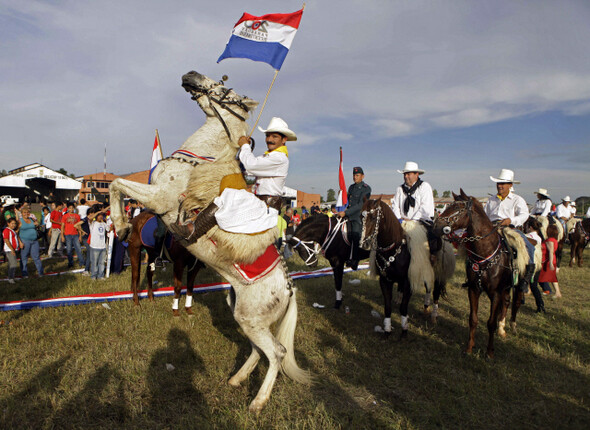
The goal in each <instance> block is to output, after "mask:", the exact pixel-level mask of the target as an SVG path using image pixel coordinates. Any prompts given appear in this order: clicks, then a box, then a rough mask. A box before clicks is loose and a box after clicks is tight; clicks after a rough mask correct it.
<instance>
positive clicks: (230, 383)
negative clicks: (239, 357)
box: [227, 376, 241, 388]
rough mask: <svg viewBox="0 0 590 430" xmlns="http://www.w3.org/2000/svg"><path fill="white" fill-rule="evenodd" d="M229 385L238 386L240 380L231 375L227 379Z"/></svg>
mask: <svg viewBox="0 0 590 430" xmlns="http://www.w3.org/2000/svg"><path fill="white" fill-rule="evenodd" d="M227 383H228V384H229V385H231V386H232V387H235V388H238V387H239V386H240V383H241V381H239V380H238V379H237V378H236V377H235V376H232V377H231V378H230V379H229V381H227Z"/></svg>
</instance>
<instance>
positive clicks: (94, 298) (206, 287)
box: [0, 264, 369, 311]
mask: <svg viewBox="0 0 590 430" xmlns="http://www.w3.org/2000/svg"><path fill="white" fill-rule="evenodd" d="M368 268H369V265H368V264H362V265H359V270H366V269H368ZM82 270H83V269H77V270H73V271H70V272H67V273H78V272H80V271H82ZM351 271H352V269H345V270H344V272H345V273H347V272H351ZM55 274H57V275H58V274H59V273H55ZM48 275H50V274H48ZM289 275H290V276H291V278H293V279H312V278H320V277H323V276H331V275H333V273H332V268H330V267H327V268H324V269H319V270H315V271H312V272H292V273H290V274H289ZM229 288H230V284H229V283H227V282H222V283H213V284H199V285H195V286H194V288H193V293H206V292H209V291H220V290H227V289H229ZM182 294H186V287H184V288H183V289H182ZM172 295H174V287H164V288H158V289H154V297H164V296H172ZM139 297H141V298H147V290H143V291H141V292H140V293H139ZM131 298H133V293H132V292H131V291H120V292H112V293H97V294H87V295H82V296H69V297H58V298H54V299H41V300H19V301H13V302H0V311H16V310H24V309H33V308H54V307H58V306H72V305H86V304H90V303H102V302H113V301H116V300H129V299H131Z"/></svg>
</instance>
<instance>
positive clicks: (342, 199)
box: [336, 147, 348, 212]
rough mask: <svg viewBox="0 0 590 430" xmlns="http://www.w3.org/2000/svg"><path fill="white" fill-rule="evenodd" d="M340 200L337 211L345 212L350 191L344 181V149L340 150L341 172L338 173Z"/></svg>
mask: <svg viewBox="0 0 590 430" xmlns="http://www.w3.org/2000/svg"><path fill="white" fill-rule="evenodd" d="M338 186H339V187H340V189H339V190H338V200H337V201H336V210H337V211H338V212H340V211H343V210H344V209H346V207H347V206H348V191H347V190H346V182H345V181H344V168H343V167H342V147H341V148H340V170H339V171H338Z"/></svg>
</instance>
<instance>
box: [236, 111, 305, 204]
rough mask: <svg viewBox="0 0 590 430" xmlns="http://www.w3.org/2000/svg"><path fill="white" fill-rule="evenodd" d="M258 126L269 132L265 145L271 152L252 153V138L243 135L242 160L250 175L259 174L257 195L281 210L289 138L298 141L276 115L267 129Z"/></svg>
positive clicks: (261, 129) (286, 170)
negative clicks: (257, 155) (262, 153)
mask: <svg viewBox="0 0 590 430" xmlns="http://www.w3.org/2000/svg"><path fill="white" fill-rule="evenodd" d="M258 129H259V130H260V131H261V132H263V133H264V134H265V135H266V146H267V148H268V151H266V152H265V153H264V155H261V156H259V157H255V156H254V154H252V148H251V147H250V145H247V143H250V140H249V139H248V137H246V136H242V137H241V138H240V139H239V140H238V144H239V145H240V148H241V150H240V155H239V157H240V161H241V162H242V164H243V165H244V168H245V169H246V173H247V174H248V175H252V176H256V184H255V185H254V194H256V196H257V197H258V198H259V199H260V200H263V201H265V202H266V204H267V205H268V206H270V207H274V208H275V209H276V210H278V211H279V213H280V212H281V206H282V195H283V187H284V186H285V180H286V179H287V174H288V173H289V151H288V150H287V146H286V143H287V141H295V140H297V136H296V135H295V133H294V132H293V131H291V130H289V126H288V125H287V123H286V122H285V121H283V120H282V119H281V118H277V117H273V118H272V119H271V120H270V123H269V124H268V127H267V128H266V130H265V129H263V128H261V127H258Z"/></svg>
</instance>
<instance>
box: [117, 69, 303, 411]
mask: <svg viewBox="0 0 590 430" xmlns="http://www.w3.org/2000/svg"><path fill="white" fill-rule="evenodd" d="M182 86H183V87H184V88H185V89H186V90H187V91H188V92H190V93H191V94H192V98H193V100H196V101H197V103H198V104H199V106H200V107H201V109H202V110H203V112H205V115H206V116H207V119H206V121H205V124H204V125H203V126H202V127H201V128H200V129H199V130H197V131H196V132H195V133H194V134H193V135H192V136H191V137H189V138H188V139H187V140H186V142H185V143H184V144H183V145H182V147H181V148H180V149H179V150H178V151H176V152H175V153H174V154H173V155H172V156H171V157H168V158H166V159H164V160H162V161H161V162H160V163H159V164H158V166H157V167H156V169H155V170H154V172H153V174H152V184H151V185H145V184H138V183H136V182H131V181H126V180H124V179H116V180H115V181H113V183H112V184H111V187H110V196H111V216H112V218H113V223H114V225H115V228H116V231H117V234H119V236H120V237H121V236H123V237H124V236H125V235H126V233H127V232H128V228H129V225H128V223H127V222H126V220H125V218H124V217H123V199H122V198H123V196H124V195H127V196H129V197H131V198H133V199H136V200H138V201H140V202H141V203H143V204H144V205H145V206H146V207H148V208H150V209H152V210H153V211H154V212H156V213H157V214H159V215H160V217H161V218H162V220H163V221H164V223H165V224H166V225H167V226H169V225H170V224H172V223H175V222H176V221H177V218H178V214H179V197H180V196H182V195H183V193H184V192H185V191H186V190H187V188H189V179H191V178H192V180H193V181H194V180H195V178H199V177H201V178H202V179H203V183H204V184H206V185H204V186H203V187H201V188H200V189H199V194H198V197H199V199H200V200H201V201H202V202H204V204H206V203H209V202H211V201H212V200H213V199H214V198H215V197H217V196H218V195H219V192H220V190H219V184H220V183H221V180H222V178H223V177H225V176H226V175H231V174H235V173H240V169H239V164H238V162H237V161H236V160H235V155H236V153H237V149H238V147H239V146H238V144H237V141H238V138H239V137H240V136H243V135H247V134H248V126H247V124H246V122H245V120H246V119H247V118H248V117H249V112H250V111H252V110H253V109H255V108H256V106H257V105H258V102H256V101H254V100H251V99H249V98H247V97H241V96H238V95H237V94H236V93H235V92H234V91H232V90H231V89H228V88H226V87H224V86H223V84H222V83H219V82H216V81H214V80H212V79H210V78H208V77H206V76H203V75H201V74H198V73H196V72H189V73H187V74H186V75H184V76H183V78H182ZM200 173H202V175H201V176H199V174H200ZM191 189H193V190H194V189H195V187H194V184H191ZM213 230H219V229H218V228H217V227H214V228H213V229H211V230H210V232H209V233H210V234H208V235H207V234H206V235H204V236H202V237H200V238H199V240H198V241H196V242H195V243H192V244H190V245H188V246H187V249H188V250H189V251H190V252H191V253H192V254H193V255H195V256H196V257H197V258H198V259H199V260H201V261H203V262H204V263H205V264H207V265H208V266H209V267H211V268H213V269H215V270H216V271H217V272H218V273H219V274H220V275H221V276H223V277H224V278H225V279H226V280H228V281H229V282H230V283H231V285H232V290H231V291H230V295H229V297H228V303H229V304H230V307H231V309H232V312H233V315H234V318H235V320H236V321H237V322H238V323H239V324H240V326H241V327H242V330H243V331H244V333H245V334H246V336H247V337H248V339H250V342H251V344H252V353H251V354H250V357H249V358H248V359H247V361H246V363H244V365H243V366H242V368H241V369H240V370H239V371H238V372H237V373H236V374H235V375H234V376H233V377H232V378H231V379H230V380H229V384H230V385H232V386H239V385H240V384H241V383H242V382H243V381H244V380H245V379H246V378H247V377H248V376H249V375H250V373H251V372H252V370H254V368H255V367H256V365H257V363H258V361H259V359H260V355H261V354H264V355H266V357H267V358H268V360H269V368H268V371H267V374H266V377H265V379H264V381H263V383H262V386H261V387H260V390H259V391H258V394H257V395H256V397H255V398H254V400H253V401H252V403H251V404H250V410H251V411H253V412H259V411H260V410H261V409H262V408H263V406H264V405H265V403H266V402H267V401H268V399H269V398H270V393H271V391H272V388H273V385H274V382H275V379H276V377H277V374H278V371H279V370H282V371H283V373H285V374H286V375H287V376H289V377H290V378H291V379H293V380H296V381H298V382H302V383H310V382H311V378H310V375H309V373H308V372H306V371H304V370H302V369H301V368H299V367H298V365H297V363H296V361H295V356H294V354H293V339H294V334H295V327H296V324H297V301H296V298H295V289H294V288H291V282H290V279H289V277H288V274H287V272H286V267H285V265H284V264H277V265H276V266H275V267H274V268H273V269H272V270H271V271H270V272H269V273H268V274H266V275H265V276H264V277H262V278H260V279H258V280H256V281H254V282H250V283H249V282H247V281H246V280H245V279H244V278H243V277H242V276H241V275H240V273H239V272H238V270H237V269H236V267H235V266H234V263H236V261H233V260H232V258H231V255H232V254H231V252H224V251H225V250H224V249H223V247H224V242H223V241H217V240H216V241H213V240H211V239H210V237H211V236H212V235H213V234H215V233H211V231H213ZM218 232H219V233H220V232H221V230H219V231H218ZM236 236H246V235H236ZM266 237H268V235H267V236H266ZM246 239H247V240H251V241H256V240H260V239H257V235H254V236H246ZM266 240H268V239H266ZM258 245H259V244H258ZM265 246H266V245H265ZM254 247H255V246H254ZM258 249H260V246H258ZM274 323H278V324H277V329H276V334H273V333H272V331H271V329H270V327H271V325H272V324H274ZM275 336H276V337H275Z"/></svg>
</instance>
